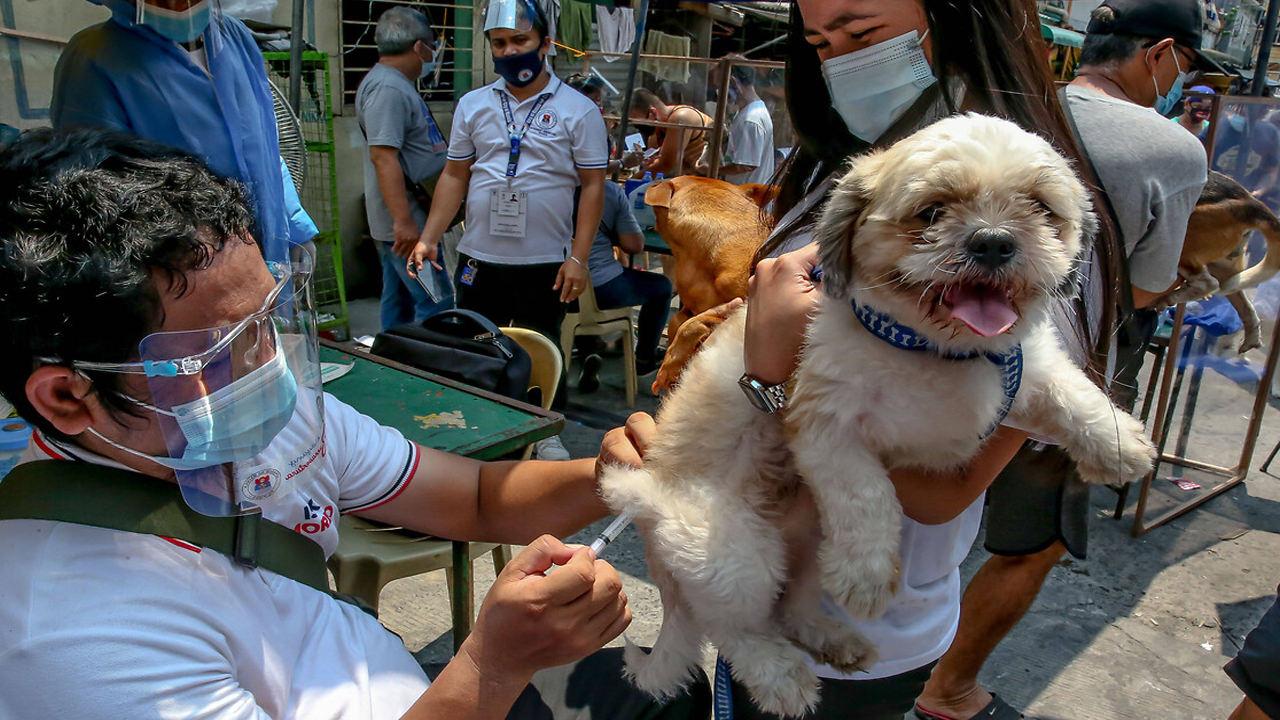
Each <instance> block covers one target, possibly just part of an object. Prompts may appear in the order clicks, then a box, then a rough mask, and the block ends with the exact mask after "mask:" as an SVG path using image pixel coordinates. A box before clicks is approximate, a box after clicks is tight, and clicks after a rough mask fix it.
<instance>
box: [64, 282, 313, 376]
mask: <svg viewBox="0 0 1280 720" xmlns="http://www.w3.org/2000/svg"><path fill="white" fill-rule="evenodd" d="M267 268H268V270H270V271H271V274H272V276H274V277H275V278H276V284H275V287H273V288H272V289H271V292H269V293H267V297H266V299H265V300H263V302H262V307H261V308H260V309H259V310H258V311H257V312H255V313H253V314H252V315H249V316H248V317H246V318H245V319H243V320H241V321H240V322H238V323H236V324H235V325H231V326H228V327H226V328H210V329H202V330H194V331H178V332H172V333H152V334H151V335H148V336H147V337H146V338H144V339H143V342H142V344H143V345H146V344H147V341H148V340H150V339H151V338H155V337H157V336H167V337H168V338H173V339H180V338H181V337H182V336H190V337H191V338H192V341H193V343H200V344H207V343H208V341H209V339H210V338H216V340H214V342H213V344H212V345H208V346H207V349H205V350H200V351H197V352H192V354H190V355H187V356H184V357H180V358H172V359H165V360H143V361H141V362H124V363H106V362H93V361H89V360H73V361H71V362H70V363H69V364H70V365H71V366H72V367H74V368H76V369H79V370H95V371H98V372H111V373H122V374H129V375H145V376H147V377H178V376H179V375H198V374H200V373H201V372H203V371H204V369H205V367H206V366H208V365H210V364H212V363H214V362H215V361H217V360H218V359H219V358H220V356H221V355H222V354H223V353H224V352H226V351H227V350H228V349H229V348H231V346H232V345H233V344H234V343H237V342H239V343H240V344H241V345H243V344H244V343H248V344H249V346H250V352H253V351H257V350H259V349H261V347H262V338H263V337H264V334H265V335H269V336H271V337H274V332H273V331H274V329H275V326H274V320H273V317H274V315H275V312H276V308H277V307H278V306H279V305H280V295H281V294H282V293H283V292H284V290H285V288H286V287H288V286H289V284H290V280H293V279H294V278H295V277H297V279H298V280H299V281H300V282H301V283H302V284H304V285H305V283H306V281H307V280H308V279H309V274H298V275H296V276H295V273H294V271H293V270H292V269H291V268H290V267H289V265H287V264H285V263H276V262H269V263H267ZM264 326H265V329H266V330H267V332H266V333H264ZM168 344H169V346H170V347H171V348H172V347H179V346H181V345H182V343H181V342H180V341H179V342H170V343H168ZM193 350H194V348H193ZM40 360H41V362H46V363H50V364H68V363H66V362H65V361H63V360H59V359H57V358H40Z"/></svg>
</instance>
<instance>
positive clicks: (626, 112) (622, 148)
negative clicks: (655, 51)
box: [617, 0, 649, 154]
mask: <svg viewBox="0 0 1280 720" xmlns="http://www.w3.org/2000/svg"><path fill="white" fill-rule="evenodd" d="M648 24H649V0H640V7H639V9H637V10H636V44H635V45H634V46H633V47H632V48H631V67H629V68H627V90H626V94H625V95H623V96H622V118H621V120H620V121H619V122H618V145H617V147H618V152H619V153H622V154H626V152H627V123H629V122H630V121H631V95H632V94H633V93H635V91H636V72H637V71H638V70H639V69H640V46H641V45H643V44H644V31H645V27H646V26H648Z"/></svg>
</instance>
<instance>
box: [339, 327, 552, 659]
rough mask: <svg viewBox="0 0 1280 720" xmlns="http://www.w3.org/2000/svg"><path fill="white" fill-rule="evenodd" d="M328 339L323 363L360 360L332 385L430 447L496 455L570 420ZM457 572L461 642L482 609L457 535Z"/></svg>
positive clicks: (467, 550) (455, 625)
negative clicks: (477, 606)
mask: <svg viewBox="0 0 1280 720" xmlns="http://www.w3.org/2000/svg"><path fill="white" fill-rule="evenodd" d="M320 345H321V348H320V360H321V361H322V362H326V363H341V364H344V365H351V366H352V367H351V370H350V371H349V372H347V373H346V374H345V375H343V376H342V377H340V378H338V379H336V380H333V381H331V382H329V383H326V384H325V386H324V389H325V391H326V392H328V393H330V394H331V395H333V396H334V397H336V398H338V399H339V400H341V401H343V402H344V403H346V404H348V405H350V406H351V407H353V408H355V409H356V410H358V411H359V412H361V413H363V414H365V415H368V416H369V417H371V418H373V419H374V420H377V421H378V422H379V423H382V424H383V425H387V426H389V427H393V428H396V429H397V430H399V431H400V432H402V433H404V436H405V437H406V438H408V439H409V440H412V441H413V442H416V443H418V444H419V445H422V446H423V447H429V448H434V449H436V450H445V451H448V452H451V453H455V454H458V455H465V456H467V457H472V458H477V459H480V460H492V459H496V458H501V457H506V456H508V455H511V454H513V453H517V452H519V451H521V450H523V449H524V447H525V446H526V445H528V444H529V443H532V442H535V441H538V440H541V439H543V438H546V437H551V436H552V435H556V434H557V433H559V432H560V429H561V428H562V427H563V426H564V418H563V417H561V416H560V415H558V414H556V413H551V412H547V411H545V410H543V409H542V408H538V407H534V406H533V405H528V404H525V403H521V402H516V401H514V400H511V399H510V398H506V397H503V396H501V395H495V394H493V393H490V392H486V391H484V390H480V389H479V388H474V387H470V386H468V385H464V384H462V383H458V382H454V381H452V380H449V379H446V378H442V377H439V376H437V375H432V374H431V373H426V372H423V371H421V370H417V369H415V368H411V367H408V366H407V365H402V364H400V363H397V362H393V361H391V360H387V359H385V358H380V357H376V356H373V355H370V354H369V353H367V352H364V351H363V350H357V349H356V346H355V345H353V344H350V343H335V342H331V341H328V340H321V341H320ZM453 572H454V583H453V598H452V599H453V630H454V633H453V635H454V637H453V639H454V645H455V647H456V646H457V645H458V644H460V643H461V642H462V640H463V639H464V638H465V637H466V636H467V634H468V633H469V632H470V630H471V622H472V616H473V613H474V607H473V604H474V600H473V595H472V587H471V553H470V548H469V544H468V543H466V542H460V541H454V542H453Z"/></svg>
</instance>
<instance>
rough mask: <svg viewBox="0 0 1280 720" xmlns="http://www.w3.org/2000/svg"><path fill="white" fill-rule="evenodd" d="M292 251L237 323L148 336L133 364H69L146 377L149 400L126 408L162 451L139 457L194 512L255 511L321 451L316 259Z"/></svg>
mask: <svg viewBox="0 0 1280 720" xmlns="http://www.w3.org/2000/svg"><path fill="white" fill-rule="evenodd" d="M293 253H294V254H293V257H292V258H291V259H290V260H289V261H287V262H268V263H267V266H268V269H269V270H270V272H271V275H272V277H273V278H274V279H275V285H274V287H273V288H272V290H271V292H270V293H269V294H268V295H267V297H266V299H265V300H264V302H263V304H262V306H261V308H260V309H259V310H258V311H257V312H255V313H253V314H252V315H250V316H248V317H246V318H244V319H243V320H241V321H240V322H238V323H235V324H233V325H227V326H223V327H212V328H204V329H200V330H188V331H180V332H158V333H153V334H151V335H148V336H147V337H145V338H143V340H142V342H141V343H139V346H138V351H139V358H140V361H139V362H134V363H93V362H75V363H73V366H74V367H76V368H78V369H81V370H96V371H100V372H116V373H128V374H135V375H142V376H145V377H146V382H147V388H148V390H149V391H150V395H151V397H150V400H149V401H142V400H137V399H134V402H136V403H137V404H139V405H140V406H142V407H145V408H147V409H149V410H151V411H152V412H154V413H155V418H156V420H155V421H156V423H157V424H158V426H159V427H160V430H161V433H162V434H163V436H164V441H165V446H166V448H167V450H168V453H169V454H168V457H154V456H149V455H143V457H146V458H147V459H149V460H152V461H154V462H157V463H159V464H161V465H165V466H166V467H170V468H172V469H173V470H174V473H175V475H176V477H177V482H178V486H179V487H180V488H181V489H182V496H183V499H185V500H186V502H187V504H188V505H190V506H191V508H192V509H194V510H196V511H197V512H200V513H202V514H205V515H214V516H228V515H242V514H246V513H250V512H254V511H256V510H257V508H258V507H259V505H260V503H261V502H263V501H265V500H267V499H268V498H271V497H274V496H276V495H278V494H280V491H281V489H282V488H283V487H284V486H285V485H286V484H287V481H288V480H289V479H290V477H289V473H290V470H291V469H292V468H294V467H295V466H296V464H297V463H298V456H299V455H302V456H303V458H302V460H303V461H305V460H306V459H307V458H308V457H309V456H310V454H311V452H312V451H314V450H315V449H317V448H319V446H320V442H321V439H322V437H323V433H324V413H323V407H322V402H323V400H322V398H323V392H322V390H321V380H320V358H319V346H318V344H317V340H316V319H315V318H316V314H315V311H314V306H313V302H312V296H311V285H310V279H311V274H312V271H313V263H314V259H313V258H312V256H311V254H310V253H309V252H307V251H306V250H305V249H303V248H302V247H295V248H293ZM95 434H96V433H95ZM98 437H100V438H102V436H101V435H98ZM102 439H103V440H104V441H106V442H108V443H110V444H111V445H113V446H115V447H117V448H119V449H121V450H124V451H125V452H129V453H131V454H135V455H141V453H139V452H138V451H136V450H134V449H132V448H128V447H125V446H123V445H120V444H118V443H116V442H113V441H110V440H107V439H106V438H102Z"/></svg>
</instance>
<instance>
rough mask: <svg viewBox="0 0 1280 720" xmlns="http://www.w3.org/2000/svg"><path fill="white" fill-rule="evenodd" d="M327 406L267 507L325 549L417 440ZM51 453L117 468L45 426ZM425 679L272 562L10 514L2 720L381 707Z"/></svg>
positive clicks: (393, 648) (399, 703) (350, 711)
mask: <svg viewBox="0 0 1280 720" xmlns="http://www.w3.org/2000/svg"><path fill="white" fill-rule="evenodd" d="M324 410H325V439H324V441H323V442H314V438H313V439H312V440H310V441H304V442H302V443H300V447H298V448H297V449H296V452H290V453H288V455H289V458H288V459H287V460H285V461H283V464H282V466H281V467H278V468H276V469H277V470H278V471H280V473H282V477H283V476H284V475H286V474H291V475H292V476H293V477H292V481H293V482H292V485H284V486H282V487H281V489H280V491H279V492H278V493H277V494H276V495H275V496H273V497H270V498H268V499H266V500H264V505H263V517H264V519H265V520H267V521H269V522H275V523H278V524H280V525H284V526H285V527H288V528H291V529H293V530H294V531H295V532H298V533H301V534H302V535H305V536H306V537H308V538H311V539H312V540H315V541H316V542H317V543H319V544H320V546H321V547H323V548H324V551H325V555H329V554H330V553H332V552H333V550H334V548H336V547H337V544H338V516H339V515H340V514H341V513H344V512H351V511H354V510H367V509H369V508H372V507H375V506H376V505H379V504H381V503H385V502H388V501H390V500H391V499H392V498H394V497H395V496H396V495H398V494H399V493H400V492H401V491H402V490H403V489H404V488H405V487H406V486H407V485H408V484H409V482H410V479H411V478H412V476H413V472H414V470H415V469H416V468H417V465H418V461H419V453H418V450H417V447H416V446H414V445H413V444H412V443H410V442H408V441H406V440H405V439H404V437H403V436H402V435H401V434H400V433H399V432H397V431H395V430H393V429H390V428H386V427H383V426H381V425H379V424H378V423H376V422H374V421H373V420H371V419H370V418H368V417H365V416H364V415H361V414H359V413H357V412H356V411H355V410H353V409H351V408H350V407H349V406H347V405H344V404H343V403H341V402H339V401H338V400H336V399H334V398H333V397H331V396H328V395H326V396H325V399H324ZM288 431H289V428H288V427H286V428H285V430H284V431H282V432H281V436H285V435H286V434H287V433H288ZM288 442H289V438H287V437H285V444H286V445H287V444H288ZM273 447H274V444H273ZM46 459H52V460H64V461H67V462H89V463H95V464H100V465H111V466H114V463H112V461H110V460H107V459H106V458H103V457H99V456H96V455H93V454H91V453H88V452H86V451H84V450H82V449H80V448H78V447H72V446H67V445H63V444H58V443H54V442H52V441H51V440H49V439H48V438H46V437H43V436H41V435H39V434H37V435H36V436H35V438H34V440H33V442H32V445H31V448H30V449H29V450H28V453H27V456H26V457H25V458H24V460H46ZM116 467H119V466H116ZM427 685H428V682H427V678H426V676H425V674H424V673H423V672H422V669H421V668H420V667H419V666H418V664H417V663H416V662H415V661H414V659H413V657H412V656H411V655H410V654H409V652H408V651H407V650H406V649H405V647H404V644H403V643H402V642H401V641H400V638H398V637H396V636H395V635H393V634H392V633H390V632H388V631H387V630H386V629H385V628H383V627H382V626H381V625H379V624H378V621H377V620H375V619H374V618H373V617H371V616H369V615H367V614H366V613H364V612H362V611H361V610H359V609H358V608H356V607H355V606H353V605H350V604H348V603H344V602H341V601H339V600H335V599H333V598H332V597H330V596H328V595H326V594H324V593H322V592H319V591H317V590H314V589H312V588H310V587H307V586H306V585H302V584H301V583H298V582H295V581H293V580H290V579H288V578H285V577H282V576H280V575H277V574H275V573H273V572H271V571H269V570H262V569H249V568H246V567H243V566H241V565H237V564H236V563H235V562H233V561H232V560H230V559H229V558H227V557H225V556H223V555H220V554H218V553H216V552H213V551H212V550H207V549H204V548H201V547H198V546H195V545H191V544H188V543H185V542H182V541H180V540H170V539H166V538H161V537H157V536H154V535H141V534H136V533H127V532H118V531H115V530H106V529H103V528H95V527H88V526H84V525H75V524H70V523H60V522H48V521H42V520H5V521H2V522H0V718H18V717H32V718H35V717H65V718H80V719H83V720H95V719H97V718H101V719H102V720H108V719H114V718H139V719H142V718H235V719H248V718H254V719H255V720H258V719H261V720H265V719H266V718H344V719H346V718H352V719H355V720H375V719H380V718H397V717H400V716H401V715H402V714H403V713H404V712H405V710H407V709H408V708H409V706H410V705H412V704H413V703H414V702H415V701H416V700H417V698H418V697H419V696H420V695H421V694H422V693H423V692H425V691H426V689H427Z"/></svg>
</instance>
